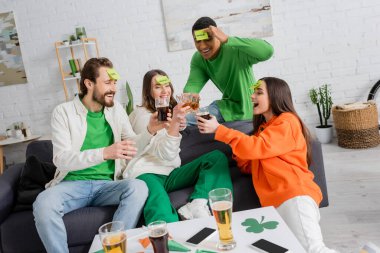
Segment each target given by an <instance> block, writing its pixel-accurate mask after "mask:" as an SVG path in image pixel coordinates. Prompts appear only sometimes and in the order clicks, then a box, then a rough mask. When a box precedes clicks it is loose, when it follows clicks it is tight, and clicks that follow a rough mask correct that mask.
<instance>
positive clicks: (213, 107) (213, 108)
mask: <svg viewBox="0 0 380 253" xmlns="http://www.w3.org/2000/svg"><path fill="white" fill-rule="evenodd" d="M206 108H208V111H209V113H210V114H211V115H214V116H215V117H216V120H217V121H218V122H219V123H223V122H225V120H224V118H223V116H222V114H221V113H220V110H219V108H218V105H217V104H216V101H214V102H212V103H211V104H210V105H209V106H206ZM186 121H187V125H188V126H196V125H197V119H196V118H195V114H194V113H188V114H186Z"/></svg>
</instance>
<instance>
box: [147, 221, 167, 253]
mask: <svg viewBox="0 0 380 253" xmlns="http://www.w3.org/2000/svg"><path fill="white" fill-rule="evenodd" d="M148 229H149V240H150V242H151V243H152V246H153V251H154V253H169V246H168V238H169V234H168V230H167V229H166V222H165V221H154V222H152V223H150V224H149V225H148Z"/></svg>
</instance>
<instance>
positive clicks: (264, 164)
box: [215, 113, 322, 207]
mask: <svg viewBox="0 0 380 253" xmlns="http://www.w3.org/2000/svg"><path fill="white" fill-rule="evenodd" d="M215 139H216V140H219V141H222V142H224V143H226V144H229V145H230V146H231V148H232V152H233V154H234V155H233V156H234V159H235V160H236V161H237V163H238V167H239V168H240V170H241V171H242V172H244V173H252V180H253V184H254V187H255V190H256V192H257V195H258V196H259V199H260V203H261V205H262V206H275V207H278V206H280V205H281V204H282V203H283V202H285V201H286V200H288V199H291V198H293V197H296V196H301V195H308V196H310V197H312V198H313V199H314V200H315V202H316V203H317V204H318V205H319V203H320V202H321V200H322V193H321V190H320V188H319V186H318V185H317V184H316V183H315V182H314V181H313V178H314V175H313V173H312V172H311V171H310V170H309V169H308V165H307V161H306V151H307V145H306V141H305V138H304V136H303V134H302V128H301V124H300V122H299V120H298V118H297V117H296V116H295V115H294V114H292V113H282V114H281V115H279V116H278V117H273V118H272V119H271V120H270V121H269V122H267V123H265V124H262V125H261V126H260V131H259V132H258V133H257V134H256V135H255V136H248V135H246V134H244V133H242V132H239V131H236V130H233V129H229V128H227V127H225V126H223V125H220V126H219V127H218V129H217V131H216V133H215Z"/></svg>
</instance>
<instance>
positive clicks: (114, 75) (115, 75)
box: [107, 69, 120, 80]
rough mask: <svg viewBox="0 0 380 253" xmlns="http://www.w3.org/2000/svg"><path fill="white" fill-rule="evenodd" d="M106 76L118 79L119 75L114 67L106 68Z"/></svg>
mask: <svg viewBox="0 0 380 253" xmlns="http://www.w3.org/2000/svg"><path fill="white" fill-rule="evenodd" d="M107 73H108V76H109V77H110V78H111V80H119V79H120V75H119V73H117V72H116V70H115V69H107Z"/></svg>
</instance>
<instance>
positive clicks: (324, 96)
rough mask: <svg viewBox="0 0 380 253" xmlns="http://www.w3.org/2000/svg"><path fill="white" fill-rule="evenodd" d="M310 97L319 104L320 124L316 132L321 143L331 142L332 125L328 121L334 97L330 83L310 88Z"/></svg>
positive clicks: (314, 102)
mask: <svg viewBox="0 0 380 253" xmlns="http://www.w3.org/2000/svg"><path fill="white" fill-rule="evenodd" d="M309 97H310V100H311V102H312V103H313V104H315V105H316V106H317V109H318V115H319V125H318V126H316V128H315V134H316V135H317V138H318V140H319V141H320V142H321V143H329V142H331V139H332V125H329V124H328V123H327V120H328V119H329V118H330V116H331V107H332V104H333V102H332V98H331V90H330V86H329V85H328V84H324V85H322V86H320V87H318V88H312V89H310V90H309Z"/></svg>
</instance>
